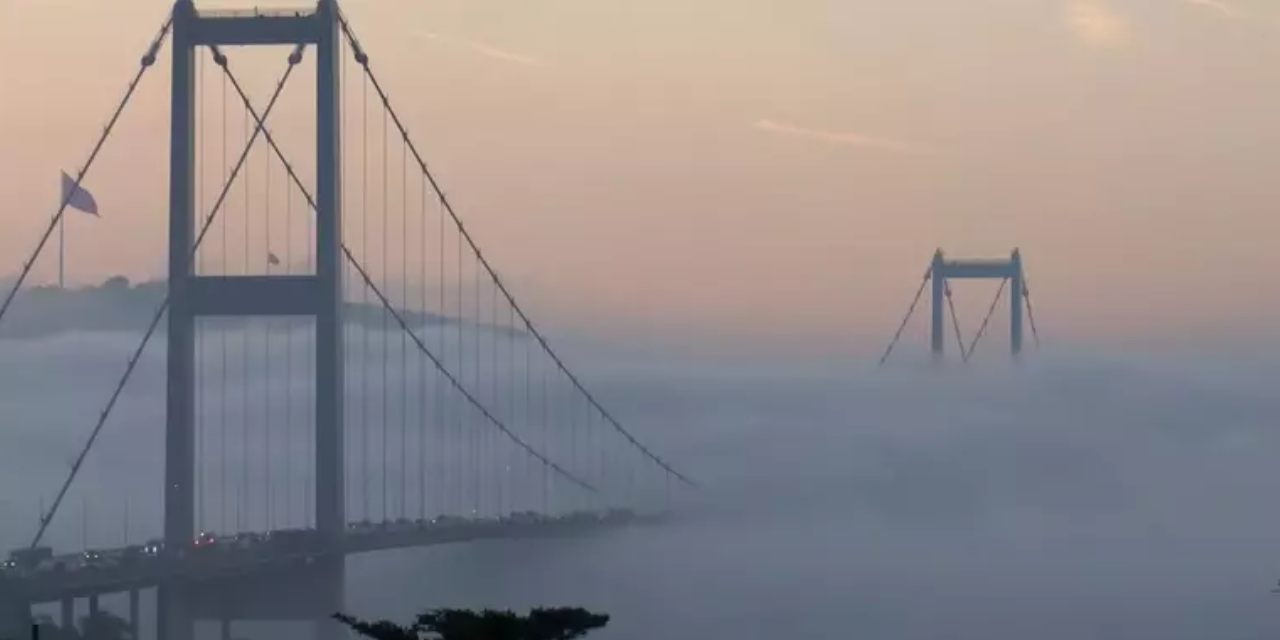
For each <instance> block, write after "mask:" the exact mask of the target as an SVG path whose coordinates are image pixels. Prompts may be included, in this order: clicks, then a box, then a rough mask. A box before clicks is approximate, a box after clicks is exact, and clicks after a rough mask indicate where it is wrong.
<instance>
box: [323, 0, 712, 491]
mask: <svg viewBox="0 0 1280 640" xmlns="http://www.w3.org/2000/svg"><path fill="white" fill-rule="evenodd" d="M339 24H340V25H341V26H342V31H343V34H344V35H346V37H347V41H348V43H349V44H350V45H351V47H352V49H353V50H355V51H356V52H357V53H356V60H357V61H358V62H359V63H360V65H361V67H362V68H363V69H364V72H365V75H367V76H368V78H369V80H370V82H371V83H372V84H373V87H374V89H375V90H376V91H377V92H378V97H379V98H380V99H381V100H382V105H383V107H384V108H385V109H386V110H387V112H388V113H389V114H390V115H391V118H392V121H393V122H395V125H396V128H397V129H398V130H399V132H400V136H401V137H402V138H403V139H404V142H405V144H406V145H408V147H409V151H410V152H411V153H413V157H414V160H415V161H416V162H417V163H418V166H419V168H420V169H421V170H422V173H423V175H425V176H426V178H427V180H428V181H429V182H430V183H431V188H432V189H434V190H435V193H436V195H437V196H438V197H439V198H440V202H441V204H443V205H444V208H445V211H447V212H448V213H449V217H450V218H452V219H453V223H454V225H455V226H456V227H457V228H458V233H460V234H461V235H462V237H464V238H465V239H466V241H467V244H468V245H470V247H471V250H472V251H473V252H474V253H475V255H476V259H477V260H478V261H479V262H480V264H482V265H483V266H484V268H485V270H486V271H487V272H488V274H489V277H490V279H492V280H493V284H494V286H496V287H497V288H498V290H499V291H501V292H502V295H503V297H504V298H506V301H507V303H508V304H510V305H511V307H512V308H513V309H515V312H516V314H517V315H519V316H520V320H521V321H522V322H523V323H524V325H525V327H526V328H528V330H529V333H530V334H531V335H533V337H534V339H536V340H537V341H538V344H539V345H541V347H542V349H543V351H545V352H546V353H547V355H548V356H549V357H550V358H551V360H552V361H553V362H554V363H555V365H556V367H557V368H559V369H560V371H561V372H562V373H564V375H565V377H567V378H568V379H569V382H570V383H571V384H572V385H573V386H574V388H576V389H577V390H578V392H579V393H581V394H582V395H583V396H585V397H586V399H587V401H588V402H589V403H590V404H591V406H593V407H595V409H596V410H597V411H599V412H600V415H601V416H603V417H604V419H605V420H606V421H607V422H609V424H610V425H611V426H612V427H613V428H614V430H616V431H617V432H618V433H620V434H622V436H623V437H624V438H626V439H627V441H628V442H630V443H631V445H632V446H633V447H635V448H636V449H638V450H639V451H640V452H641V453H642V454H643V455H644V456H645V457H646V458H648V459H649V460H650V461H651V462H653V463H654V464H657V465H658V466H659V467H661V468H662V469H664V470H665V471H666V472H667V473H669V474H671V475H673V476H675V477H676V478H678V479H679V480H680V481H681V482H683V483H684V484H686V485H688V486H690V487H695V488H696V487H697V486H698V484H697V483H696V482H694V481H693V479H691V478H689V477H688V476H686V475H685V474H683V473H680V472H679V471H677V470H676V469H674V468H673V467H672V466H671V465H670V464H668V463H667V462H666V461H665V460H663V459H662V458H661V457H660V456H658V455H657V454H656V453H654V452H653V451H651V450H650V449H649V448H648V447H646V446H645V445H644V444H642V443H641V442H640V441H639V440H637V439H636V438H635V436H633V435H632V434H631V433H630V432H629V431H627V429H626V428H625V427H623V426H622V423H620V422H619V421H618V420H617V418H615V417H614V416H613V414H612V413H610V412H609V410H608V409H605V408H604V406H603V405H601V404H600V402H599V401H598V400H597V399H596V397H595V395H593V394H592V393H591V392H590V391H588V390H587V388H586V386H585V385H583V383H582V381H581V380H580V379H579V378H578V376H577V375H575V374H574V373H573V372H572V371H570V370H569V367H568V366H567V365H566V364H565V363H564V361H563V360H562V359H561V358H560V356H559V354H557V353H556V352H555V350H554V349H552V348H551V344H550V342H548V340H547V338H546V336H544V335H543V334H542V332H540V331H538V328H537V327H535V326H534V324H533V320H532V319H530V317H529V315H528V314H527V313H525V311H524V309H523V308H522V307H521V306H520V304H519V303H518V302H516V299H515V296H514V295H512V293H511V291H510V290H509V289H508V288H507V286H506V285H505V284H504V283H503V282H502V279H501V278H499V277H498V272H497V271H496V270H495V269H494V268H493V265H491V264H490V263H489V261H488V259H486V258H485V257H484V254H483V253H482V252H481V251H480V246H479V245H478V244H477V243H476V241H475V239H474V238H472V236H471V234H470V233H469V232H468V231H467V229H466V226H465V225H463V223H462V219H461V218H460V217H458V214H457V213H456V212H455V211H454V209H453V205H452V204H451V203H450V202H449V199H448V197H447V196H446V195H445V194H444V191H443V190H442V189H441V188H440V185H439V183H438V182H437V181H436V178H435V176H434V175H433V174H432V173H431V171H430V170H429V169H427V163H426V160H425V159H423V157H422V154H421V153H419V152H418V149H417V146H416V145H414V144H413V140H411V139H410V138H409V131H408V129H406V128H405V126H404V123H403V122H401V120H400V116H399V114H398V113H396V111H395V109H393V108H392V107H391V101H390V99H389V98H388V97H387V93H386V91H385V90H384V89H383V87H382V84H381V83H380V82H379V81H378V78H377V76H375V75H374V74H373V70H372V69H371V68H369V58H368V55H367V54H366V53H365V51H364V49H363V48H362V47H361V45H360V42H359V40H358V39H357V38H356V36H355V33H354V32H353V31H352V29H351V25H350V24H349V23H348V22H347V20H346V17H345V16H339Z"/></svg>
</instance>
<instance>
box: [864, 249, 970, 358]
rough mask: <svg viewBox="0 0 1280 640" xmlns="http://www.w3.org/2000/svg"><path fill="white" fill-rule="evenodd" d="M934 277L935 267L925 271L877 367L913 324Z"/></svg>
mask: <svg viewBox="0 0 1280 640" xmlns="http://www.w3.org/2000/svg"><path fill="white" fill-rule="evenodd" d="M932 275H933V267H930V268H929V269H926V270H925V272H924V277H923V278H921V279H920V287H919V288H917V289H916V295H915V297H914V298H912V299H911V306H909V307H907V315H905V316H902V322H900V323H898V330H897V331H895V332H893V339H892V340H890V341H889V347H888V348H887V349H885V350H884V355H881V356H880V362H878V363H877V366H879V365H882V364H884V363H885V361H886V360H888V359H889V355H890V354H892V353H893V348H894V347H896V346H898V341H899V340H901V339H902V332H903V331H906V329H907V323H908V322H911V316H912V314H914V313H915V312H916V305H918V304H920V296H921V295H923V294H924V288H925V286H927V285H928V284H929V278H930V277H931V276H932ZM962 344H963V343H962Z"/></svg>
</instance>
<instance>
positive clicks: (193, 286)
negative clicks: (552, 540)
mask: <svg viewBox="0 0 1280 640" xmlns="http://www.w3.org/2000/svg"><path fill="white" fill-rule="evenodd" d="M166 45H167V51H168V52H169V55H170V57H171V61H172V68H171V77H170V85H171V86H170V93H171V96H170V113H171V120H170V123H169V126H170V131H169V145H170V148H169V163H170V167H169V183H168V194H169V201H168V225H169V247H168V261H167V267H168V277H167V281H166V288H165V292H164V296H163V302H162V303H161V304H159V305H157V306H156V308H155V309H154V312H153V313H152V314H151V315H150V323H149V324H147V325H146V326H139V327H137V329H138V331H139V332H140V333H141V338H140V339H139V341H138V343H137V346H136V348H135V349H134V350H133V351H132V355H131V357H130V358H129V360H128V362H127V364H126V366H125V367H124V368H123V370H122V371H121V372H120V375H119V378H118V380H116V381H115V382H114V384H113V386H112V391H111V393H110V394H109V395H108V396H107V397H105V398H104V399H103V400H104V404H103V407H102V410H101V412H100V413H99V414H98V416H97V419H96V420H95V421H93V424H92V425H91V429H90V431H89V434H90V435H89V436H88V438H87V439H86V441H85V442H84V444H83V448H82V449H80V450H79V455H78V457H77V458H76V459H75V462H74V464H73V465H72V466H71V469H70V472H69V473H68V475H67V477H66V480H65V482H64V483H62V484H61V486H59V487H57V494H56V498H55V499H54V500H53V502H52V504H51V505H50V507H49V508H48V509H44V508H43V507H42V509H41V515H40V518H39V523H38V527H37V530H36V531H35V532H34V535H33V537H32V539H31V542H30V544H29V545H27V546H26V547H24V548H23V549H20V550H18V551H15V552H14V553H13V554H12V555H11V557H10V559H9V560H8V561H6V562H5V564H4V566H3V568H2V569H0V636H12V637H24V636H25V635H26V633H27V629H28V628H29V626H30V624H31V620H32V608H33V606H36V605H46V604H57V605H60V608H61V617H62V624H63V625H68V624H71V623H72V618H73V613H74V611H75V608H76V600H77V599H87V601H88V609H89V612H90V613H91V614H92V613H94V612H96V611H98V610H99V606H100V605H99V597H100V596H104V595H107V594H120V593H123V594H128V598H129V614H128V616H127V620H128V621H129V623H130V624H131V625H132V627H133V631H134V633H135V637H136V636H137V633H138V630H139V628H140V627H139V618H140V615H139V598H140V593H141V592H143V591H149V590H151V589H155V592H156V599H155V603H156V604H155V609H156V614H157V616H156V617H157V620H156V626H155V629H156V633H157V635H158V637H159V638H162V639H164V640H187V639H189V638H191V637H193V634H194V630H195V625H196V623H197V622H198V621H216V622H219V623H221V632H222V637H223V638H224V640H225V639H227V638H229V637H230V633H231V632H230V629H231V626H230V625H231V621H233V620H304V621H313V622H314V623H315V624H316V630H317V634H318V635H320V636H322V637H335V636H339V635H341V633H342V630H341V629H340V628H339V627H338V626H336V624H335V623H333V622H331V621H329V620H328V616H330V615H331V614H332V613H334V612H337V611H340V610H341V609H342V608H343V607H342V605H343V586H344V577H345V559H346V557H347V556H349V555H351V554H357V553H366V552H374V551H379V550H384V549H391V548H404V547H422V546H428V545H436V544H445V543H456V542H464V541H478V540H486V539H498V538H506V539H510V538H536V537H542V536H560V535H580V534H585V533H592V532H596V531H599V530H602V529H607V528H609V527H617V526H633V525H636V524H640V523H644V522H648V521H650V520H655V519H661V518H662V517H663V516H664V515H665V514H667V513H669V512H670V510H671V508H672V504H673V500H675V499H676V498H677V497H678V496H677V495H675V494H677V493H678V492H679V491H680V490H681V489H687V488H692V487H695V486H696V485H695V484H694V481H693V480H691V479H690V478H689V477H688V476H686V475H684V474H683V473H682V472H681V471H678V470H677V469H676V468H675V467H674V466H673V465H671V464H669V463H668V462H667V461H666V460H665V459H663V458H662V457H660V456H659V455H658V454H657V453H655V452H654V451H652V450H651V449H649V448H648V447H647V446H646V445H645V444H643V443H642V442H641V441H640V440H639V439H638V438H637V437H635V436H634V435H633V434H632V433H631V432H630V431H628V430H627V428H625V427H624V425H623V424H622V422H621V421H620V420H619V419H618V418H617V417H616V416H615V415H614V414H612V413H611V412H610V411H609V410H608V409H607V408H606V407H605V406H604V405H603V404H602V403H601V401H600V400H599V399H598V398H597V396H596V395H594V394H593V393H592V392H591V391H590V390H589V389H588V387H587V385H586V383H585V382H584V381H583V379H581V378H580V377H579V376H578V375H576V374H575V373H574V371H573V370H572V369H571V368H570V367H569V366H568V364H567V363H566V361H565V359H564V358H562V356H561V355H560V354H559V353H558V352H557V351H556V350H555V349H554V348H553V347H552V345H551V343H550V342H549V340H548V339H547V337H546V334H545V333H544V332H543V331H542V330H541V329H540V328H539V326H538V325H536V324H535V323H534V321H533V320H532V319H531V318H530V315H529V314H528V313H527V311H526V309H525V307H523V306H522V305H521V304H520V303H519V302H518V301H517V298H516V297H515V295H514V293H513V292H512V289H511V288H510V286H509V285H508V283H507V281H505V280H504V279H503V278H502V277H500V275H499V273H498V271H497V269H496V267H495V266H494V263H493V261H492V259H491V258H490V257H489V256H488V255H486V254H485V253H483V252H482V251H481V248H480V246H479V244H478V242H477V239H476V237H475V236H474V235H473V233H471V232H469V231H468V228H467V227H466V225H465V224H464V222H463V219H462V217H461V216H460V215H459V213H458V212H457V211H456V210H455V208H454V206H453V205H452V204H451V203H450V201H449V198H448V197H447V196H446V194H445V192H444V191H443V189H442V187H441V185H440V184H439V183H438V182H437V178H436V176H435V174H434V173H433V172H432V171H431V170H429V169H428V164H427V161H426V159H425V158H424V156H423V154H422V153H421V150H420V149H419V147H418V146H416V145H415V143H414V140H413V138H412V137H411V136H410V135H409V132H408V130H407V128H406V125H405V121H404V120H403V119H402V118H401V116H400V115H399V113H398V112H397V111H396V109H395V107H394V106H393V104H392V102H391V100H390V99H389V97H388V92H387V89H386V87H385V86H384V85H383V84H382V82H380V80H379V77H378V75H377V74H375V72H374V66H373V64H372V62H371V57H370V55H369V53H368V51H367V50H366V49H365V48H364V47H363V46H362V44H361V42H360V40H359V38H358V37H357V35H356V31H355V29H354V28H353V26H352V24H351V23H350V22H349V21H348V20H347V17H346V15H345V14H344V13H343V12H342V10H341V9H340V7H339V6H338V3H337V1H336V0H318V2H317V3H316V5H315V6H314V8H312V9H308V10H301V11H300V10H288V11H270V10H253V11H239V12H237V11H206V10H200V9H197V7H196V6H195V5H194V3H193V2H192V0H178V1H177V2H176V3H175V4H174V6H173V8H172V11H171V13H170V14H169V16H168V18H167V19H166V20H164V22H163V25H162V26H161V27H160V29H159V31H158V33H157V35H156V36H155V38H154V40H153V41H152V43H151V45H150V46H149V47H148V48H147V50H146V51H145V52H144V54H143V55H142V57H141V61H140V64H139V68H138V70H137V73H136V75H135V76H134V77H133V79H132V80H131V81H130V82H129V84H128V86H127V89H126V91H125V94H124V96H123V98H122V99H121V100H120V102H119V104H118V106H117V108H116V109H115V111H114V112H113V113H112V115H111V117H110V119H109V121H108V124H107V126H106V127H105V129H104V131H103V133H102V135H101V137H100V138H99V139H98V140H97V141H96V142H95V144H94V145H93V147H92V151H91V153H90V155H89V157H88V159H87V161H86V162H85V164H84V165H83V166H82V167H81V168H80V169H79V171H78V172H77V173H76V174H75V175H74V180H73V184H70V188H69V189H67V192H66V193H65V194H64V197H63V199H62V202H61V206H60V207H59V209H58V210H57V213H56V214H55V215H54V216H53V218H52V219H51V221H50V223H49V226H48V227H47V229H46V230H45V232H44V234H43V235H42V236H41V238H40V239H39V242H38V243H37V246H36V248H35V250H34V251H33V253H32V255H31V256H30V257H29V258H28V259H27V260H26V262H24V264H23V268H22V271H21V272H20V275H19V277H18V279H17V282H16V283H14V284H13V286H12V289H11V290H10V291H9V292H8V294H7V296H6V297H5V298H4V299H3V302H2V303H0V326H3V323H4V322H5V318H6V316H7V315H8V314H9V312H10V310H11V309H12V308H13V307H14V306H16V305H21V304H23V302H24V297H23V296H21V295H19V292H20V290H21V289H22V286H23V284H24V282H25V281H26V280H27V279H28V278H29V277H30V276H31V273H32V270H33V268H34V267H35V265H36V262H37V259H38V258H39V257H40V256H41V255H42V253H43V251H44V249H45V247H46V245H47V244H49V241H50V238H51V237H52V236H53V235H54V233H55V230H58V229H60V228H61V227H60V224H61V222H62V220H63V216H64V215H65V213H66V211H67V209H68V207H69V205H72V204H73V200H74V199H75V198H76V195H75V194H76V193H78V192H79V191H80V190H81V189H82V188H83V186H82V185H84V184H85V180H86V177H87V176H89V175H90V174H91V171H92V169H93V167H94V164H95V161H96V160H97V159H98V157H99V153H100V151H101V150H102V149H103V147H104V146H105V145H106V144H108V143H109V142H110V141H111V136H112V131H113V130H114V129H115V126H116V123H117V122H118V121H119V119H120V118H121V115H122V114H123V113H124V112H125V111H126V109H127V107H128V106H129V105H130V102H131V99H132V98H133V97H134V95H135V91H136V89H137V88H138V86H139V84H140V83H141V82H142V81H143V80H144V79H145V78H146V77H147V76H148V71H149V70H151V69H152V68H153V67H155V66H156V62H157V61H158V60H159V59H160V56H161V54H162V51H165V50H166ZM271 45H286V46H290V47H292V51H291V52H290V53H289V54H288V56H287V58H285V59H283V60H281V65H282V72H281V75H280V77H279V80H278V82H277V83H276V84H275V86H274V91H273V93H272V94H271V97H270V99H269V100H268V101H267V102H266V103H265V105H261V104H255V103H254V101H253V100H252V99H251V98H250V95H249V94H248V93H247V92H246V91H245V88H244V85H243V84H242V82H241V80H240V79H239V78H238V76H237V74H236V72H235V69H234V68H233V66H234V65H233V64H231V62H230V61H229V59H228V55H227V51H228V50H229V49H230V48H233V47H265V46H271ZM308 58H309V59H310V60H308ZM312 61H313V62H312ZM307 66H312V67H314V69H315V76H314V83H315V89H314V90H315V96H314V97H315V100H314V103H313V104H314V114H315V129H314V167H315V168H314V172H305V171H303V170H302V169H301V168H300V167H301V166H302V165H301V164H300V163H298V162H297V161H296V158H294V157H292V156H290V154H289V153H288V152H287V151H286V149H284V148H283V147H284V146H285V145H283V144H282V143H281V142H280V136H277V135H275V134H273V130H272V128H271V127H270V126H269V124H268V123H269V122H270V116H271V115H272V114H273V111H274V110H275V109H276V106H277V104H278V101H279V98H280V96H281V94H282V92H283V91H284V90H285V88H286V86H287V85H288V83H289V80H290V78H292V77H294V76H295V75H299V74H300V73H301V72H300V70H301V69H304V68H306V67H307ZM353 103H354V106H353ZM294 115H296V114H294ZM290 117H293V116H290ZM304 173H307V175H303V174H304ZM352 316H359V317H358V318H353V317H352ZM246 318H248V320H246ZM157 336H163V337H162V338H156V337H157ZM153 338H154V339H153ZM159 340H163V341H165V342H166V343H167V345H166V346H167V351H166V352H165V356H164V358H165V363H166V365H165V376H164V379H165V393H164V397H165V412H164V413H165V419H164V422H163V443H164V444H163V449H164V471H163V475H164V477H163V480H162V481H163V487H164V488H163V504H162V505H159V506H160V507H161V509H162V512H163V531H162V532H156V535H155V536H153V537H151V538H150V539H147V541H146V542H145V543H139V544H129V542H130V541H128V540H126V544H125V545H124V546H120V547H114V548H81V549H52V548H50V546H48V543H46V541H45V537H46V533H47V532H48V530H49V527H50V525H51V524H53V523H54V522H55V520H56V519H57V518H58V516H59V514H60V513H62V512H64V511H65V509H64V508H63V507H64V506H65V502H66V499H67V496H68V492H69V490H70V489H71V487H72V486H73V485H74V484H75V483H76V481H77V478H78V477H79V476H80V472H81V470H82V469H83V467H84V464H85V461H86V460H87V459H89V458H90V457H91V456H92V454H93V451H94V447H95V444H96V443H98V442H99V441H100V439H102V438H110V437H111V425H112V417H113V413H114V412H116V408H117V406H118V404H119V403H120V401H121V398H122V397H123V396H124V395H125V394H126V391H127V390H128V388H129V383H130V380H131V379H133V378H135V377H136V376H135V375H134V374H135V371H136V370H137V369H138V366H139V363H140V362H141V361H142V358H143V355H144V353H145V352H146V349H147V347H148V345H150V344H151V343H153V342H156V341H159ZM251 371H252V372H253V375H251V374H250V372H251ZM156 433H157V434H159V433H160V425H159V424H157V425H156ZM10 490H12V489H10Z"/></svg>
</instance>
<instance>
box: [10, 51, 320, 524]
mask: <svg viewBox="0 0 1280 640" xmlns="http://www.w3.org/2000/svg"><path fill="white" fill-rule="evenodd" d="M301 50H302V46H301V45H299V46H298V47H297V49H295V50H294V55H292V56H290V61H289V67H288V68H287V69H286V70H285V72H284V75H283V76H281V78H280V82H279V83H277V84H276V88H275V93H273V94H272V95H271V101H270V102H269V103H268V104H267V108H266V109H265V110H264V112H263V117H264V118H265V117H266V116H269V115H271V111H272V109H274V108H275V106H276V101H277V100H278V99H279V98H280V94H281V92H283V91H284V87H285V85H286V84H287V83H288V82H289V76H290V75H292V74H293V69H294V68H295V66H296V60H297V58H298V52H300V51H301ZM219 64H221V65H223V66H224V67H225V64H226V59H225V58H221V59H220V60H219ZM262 122H263V121H262V120H258V126H257V128H256V129H255V131H254V132H253V135H252V136H251V137H250V138H249V140H248V142H246V143H245V146H244V151H242V152H241V153H240V159H239V160H237V161H236V165H235V168H233V169H232V170H231V175H230V176H229V177H228V178H227V182H226V184H224V185H222V192H221V193H220V194H218V199H217V201H216V202H214V205H213V209H211V210H210V212H209V215H208V216H207V217H206V218H205V220H204V224H203V225H202V226H201V227H200V233H199V235H197V236H196V239H195V243H194V244H193V246H192V247H191V259H192V260H194V259H195V256H196V252H197V250H199V248H200V243H201V242H202V241H203V240H204V237H205V235H207V234H208V232H209V229H210V228H211V227H212V226H213V221H214V220H215V219H216V218H217V216H218V212H219V211H220V210H221V209H222V203H223V202H224V201H226V199H227V194H228V193H230V192H231V185H232V184H235V181H236V176H237V175H239V173H240V169H241V168H243V167H244V163H245V160H247V159H248V157H249V151H250V150H251V149H253V143H254V142H255V141H257V139H258V134H259V133H261V132H262V128H263V125H262ZM171 295H172V293H171V292H166V293H165V297H164V302H163V303H161V305H160V307H159V308H158V309H156V312H155V314H154V315H153V316H152V317H151V324H150V325H148V327H147V332H146V333H145V334H143V336H142V340H141V342H139V343H138V347H137V348H136V349H134V351H133V354H132V355H131V356H130V357H129V363H128V365H126V367H125V370H124V375H122V376H120V381H119V382H118V383H117V384H116V387H115V390H114V391H113V392H112V393H111V398H110V399H109V400H108V401H107V406H106V408H104V409H103V410H102V413H101V414H99V415H98V422H97V423H96V424H95V425H94V427H93V431H92V432H90V434H89V439H88V440H87V441H86V442H85V445H84V447H83V448H81V450H80V454H79V455H78V456H76V461H75V462H74V463H73V464H72V465H71V472H70V473H68V474H67V479H66V480H65V481H64V482H63V483H62V488H60V489H59V490H58V496H57V498H55V499H54V501H53V505H52V506H50V507H49V512H48V513H47V514H40V529H39V531H37V532H36V535H35V538H33V539H32V541H31V548H32V549H34V548H35V547H36V546H38V545H39V544H40V540H41V539H42V538H44V534H45V530H47V529H48V528H49V523H50V522H52V521H53V517H54V516H55V515H57V513H58V507H59V506H61V505H62V501H63V499H64V498H66V495H67V491H68V490H69V489H70V488H71V484H72V483H73V482H75V479H76V476H77V475H79V473H80V468H81V467H82V466H83V465H84V461H85V458H87V457H88V455H89V451H90V450H92V449H93V445H94V443H95V442H96V441H97V440H98V436H99V435H100V434H101V433H102V427H103V426H104V425H106V423H107V418H109V417H110V416H111V411H112V409H114V408H115V406H116V402H117V401H118V400H119V399H120V394H122V393H123V392H124V388H125V386H126V385H128V384H129V379H130V378H131V377H132V376H133V372H134V369H135V368H137V366H138V362H139V361H140V360H141V359H142V354H143V352H144V351H145V350H146V348H147V344H148V343H149V342H150V341H151V336H152V335H154V334H155V330H156V328H157V327H159V326H160V319H161V318H163V317H164V313H165V311H167V310H168V309H169V304H170V302H171V301H172V299H171V297H170V296H171Z"/></svg>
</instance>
